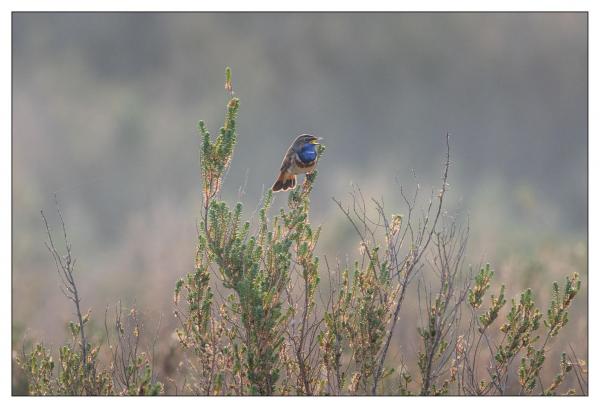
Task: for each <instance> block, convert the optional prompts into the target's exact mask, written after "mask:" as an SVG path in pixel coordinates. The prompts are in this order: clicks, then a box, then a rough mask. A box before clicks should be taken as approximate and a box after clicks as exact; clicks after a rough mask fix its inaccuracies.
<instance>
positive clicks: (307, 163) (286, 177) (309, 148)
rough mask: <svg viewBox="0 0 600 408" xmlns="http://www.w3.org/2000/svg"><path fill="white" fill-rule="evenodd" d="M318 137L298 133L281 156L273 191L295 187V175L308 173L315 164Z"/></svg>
mask: <svg viewBox="0 0 600 408" xmlns="http://www.w3.org/2000/svg"><path fill="white" fill-rule="evenodd" d="M319 140H321V138H320V137H315V136H313V135H300V136H298V137H297V138H296V140H294V143H292V145H291V146H290V148H289V149H288V151H287V153H286V154H285V156H284V157H283V162H282V163H281V169H280V170H279V177H278V178H277V181H276V182H275V184H273V191H287V190H290V189H292V188H294V187H296V175H297V174H302V173H310V172H311V171H313V170H314V169H315V167H316V166H317V156H318V155H317V145H319Z"/></svg>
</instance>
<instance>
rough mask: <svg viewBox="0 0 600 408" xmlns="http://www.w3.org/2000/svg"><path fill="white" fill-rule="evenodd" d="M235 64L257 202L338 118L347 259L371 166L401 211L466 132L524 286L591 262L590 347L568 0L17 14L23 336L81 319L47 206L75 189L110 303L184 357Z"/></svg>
mask: <svg viewBox="0 0 600 408" xmlns="http://www.w3.org/2000/svg"><path fill="white" fill-rule="evenodd" d="M226 65H229V66H231V68H232V70H233V74H234V90H235V93H236V95H237V96H238V97H239V98H240V99H241V111H240V117H239V121H238V123H239V125H238V131H239V140H238V146H237V150H236V153H235V157H234V160H233V164H232V167H231V169H230V171H229V174H228V176H227V180H226V182H227V187H226V188H225V194H226V196H227V198H228V199H230V200H231V201H234V200H238V199H239V197H240V196H241V197H242V198H243V200H244V201H245V202H246V203H248V204H250V205H247V207H246V208H247V210H248V211H249V210H250V208H251V207H252V205H253V204H254V203H256V205H258V201H259V198H260V196H261V194H262V192H263V190H264V189H266V188H269V187H270V186H271V184H272V183H273V181H274V179H275V177H276V173H277V170H278V169H279V165H280V163H281V158H282V155H283V152H284V151H285V149H286V148H287V147H288V145H289V144H290V141H291V140H292V139H293V137H295V136H296V135H298V134H300V133H303V132H307V133H314V134H316V135H318V136H322V137H323V138H324V143H325V144H326V145H327V152H326V156H325V157H324V159H323V160H322V161H321V163H320V164H319V168H320V176H319V180H318V182H317V184H316V186H315V190H314V192H313V195H312V202H313V212H312V213H313V222H314V223H322V224H323V225H324V234H325V235H324V236H323V238H322V240H321V241H320V244H319V245H320V247H319V251H317V252H319V253H321V254H326V255H327V256H328V257H329V259H333V258H335V257H336V256H337V257H339V258H340V259H341V260H342V261H344V260H345V259H346V256H347V255H348V256H350V257H352V256H354V255H355V253H356V250H357V248H358V239H357V238H356V236H354V235H353V233H352V230H351V227H350V226H349V225H348V223H347V222H346V221H345V220H344V218H343V216H342V214H341V213H340V212H339V210H338V209H336V206H335V205H334V203H333V202H332V201H331V197H332V196H335V197H337V198H340V199H342V200H344V199H347V192H348V191H350V189H351V186H350V184H351V183H356V184H358V185H360V186H361V188H362V190H363V192H364V193H365V195H367V196H369V195H372V196H376V197H383V198H384V200H385V202H386V205H387V207H388V209H389V210H390V211H393V210H394V209H396V208H397V209H398V211H399V212H400V197H399V194H398V183H402V184H405V185H408V186H414V183H415V180H414V178H413V175H412V171H413V170H414V172H415V173H416V175H417V177H418V182H419V183H420V185H421V187H422V188H423V189H424V190H426V191H428V190H429V189H430V188H431V186H434V185H437V184H438V182H439V176H440V170H441V163H442V159H443V154H444V135H445V134H446V132H450V134H451V135H452V136H451V142H452V159H453V163H452V167H451V173H450V191H449V194H448V196H447V198H448V199H449V200H450V208H452V210H453V212H456V214H458V215H457V216H459V217H461V219H463V220H464V219H466V218H467V216H468V219H469V223H470V228H471V240H470V245H469V251H468V261H469V262H470V263H472V264H473V265H478V264H479V263H481V262H491V263H492V265H493V267H494V268H495V269H496V273H497V275H496V278H495V282H506V283H507V284H508V286H507V294H508V295H510V296H512V295H514V294H516V292H517V291H518V290H520V289H522V288H524V287H532V288H533V289H534V292H535V293H536V294H537V295H539V297H541V299H545V298H547V293H548V292H549V285H550V282H551V281H552V280H555V279H560V280H561V281H562V277H563V276H564V275H566V274H569V273H571V272H572V271H577V272H579V273H580V274H581V275H582V278H583V279H582V280H583V293H582V295H583V296H582V297H581V298H579V299H578V300H577V301H576V303H575V306H574V307H575V309H574V310H573V312H572V314H571V319H570V322H569V329H568V331H569V333H571V334H572V336H570V338H568V339H564V340H559V341H563V342H564V347H566V344H567V343H569V342H570V343H571V344H573V346H574V347H576V348H577V350H578V352H579V354H580V355H579V356H580V357H582V358H587V355H586V353H587V336H586V334H587V305H586V299H587V113H588V112H587V16H586V15H585V14H548V13H547V14H526V13H520V14H500V13H496V14H460V13H453V14H448V13H437V14H415V13H406V14H392V13H390V14H259V13H254V14H236V13H231V14H210V13H207V14H189V13H188V14H154V13H144V14H130V13H122V14H111V13H94V14H85V13H53V14H37V13H16V14H13V71H12V72H13V135H12V138H13V139H12V140H13V271H12V278H13V280H12V284H13V345H14V347H15V348H17V349H18V348H20V346H21V344H22V341H23V339H24V338H43V339H45V341H46V342H47V343H50V344H53V345H55V346H56V345H58V344H60V343H61V342H62V340H63V339H64V338H65V337H66V329H65V324H64V322H65V321H68V320H70V319H72V311H71V305H70V304H69V303H68V302H67V301H66V300H65V299H64V297H63V296H62V294H61V293H60V290H59V288H58V278H57V276H56V273H55V271H54V265H53V261H52V258H51V257H50V255H49V254H48V252H47V250H46V248H45V247H44V239H45V235H44V233H45V231H44V229H43V224H42V221H41V218H40V214H39V211H40V209H44V210H46V212H47V213H48V214H49V215H50V221H51V223H52V224H54V225H56V218H55V213H54V212H53V208H54V204H53V194H54V193H56V194H57V197H58V200H59V201H60V203H61V207H62V210H63V212H64V215H65V221H66V223H67V227H68V229H69V233H70V238H71V240H72V242H73V251H74V253H75V255H76V256H77V258H78V261H77V263H78V267H77V271H78V277H79V282H80V283H79V288H80V291H81V294H82V297H83V305H84V307H85V308H88V307H90V308H92V309H93V316H95V317H96V318H97V320H95V321H94V322H93V323H92V325H94V324H95V325H96V326H97V330H98V332H100V331H101V330H102V329H103V327H102V325H103V315H104V309H105V307H106V305H114V304H115V302H117V301H118V300H122V301H123V302H124V304H133V303H134V302H135V303H136V304H137V306H138V308H139V309H140V310H141V311H142V312H143V313H144V322H145V325H146V328H147V330H148V331H149V332H153V331H155V330H156V327H157V325H158V320H159V318H160V316H162V322H161V333H162V335H161V340H160V345H159V349H160V353H161V355H163V356H166V357H165V358H163V361H164V367H162V370H163V371H164V373H166V374H172V367H168V365H169V364H176V363H177V359H176V357H173V356H171V357H169V356H168V353H170V352H173V344H175V340H174V339H173V338H172V337H171V336H170V334H171V333H172V332H173V328H174V327H175V324H176V322H175V320H174V319H173V317H172V314H171V312H172V298H173V294H172V289H173V286H174V283H175V281H176V279H177V278H178V277H180V276H182V275H184V274H185V273H186V272H189V271H190V270H191V269H192V267H193V262H194V247H195V244H196V239H195V236H196V226H195V225H196V216H197V214H198V210H199V206H200V200H201V198H200V197H201V196H200V193H201V191H200V184H199V182H200V179H199V166H198V151H199V146H200V143H199V137H198V135H197V133H196V123H197V121H198V120H199V119H205V120H206V122H207V124H208V126H209V128H210V130H212V131H213V132H214V131H216V130H217V129H218V126H220V125H221V121H222V118H223V110H224V108H223V107H224V104H225V101H226V95H225V91H224V89H223V82H224V78H223V70H224V67H225V66H226ZM238 187H242V188H241V190H242V191H243V192H242V193H240V192H239V191H238ZM285 199H286V196H285V195H278V196H277V198H276V201H275V208H279V207H280V206H283V205H285ZM248 215H249V214H248ZM414 300H415V299H413V301H414ZM544 304H545V303H544ZM407 313H410V308H408V309H406V311H405V312H404V314H405V316H403V317H402V318H403V319H408V320H405V321H407V322H410V321H411V320H412V319H414V318H415V317H414V315H413V316H410V315H408V314H407ZM92 327H94V326H92ZM410 327H411V329H410V330H407V331H406V333H404V334H403V335H402V336H403V337H404V338H405V339H407V343H403V344H415V347H416V341H415V340H411V339H414V338H415V336H416V330H414V329H412V327H413V325H411V326H410ZM564 347H563V348H564ZM169 350H170V351H169ZM557 351H562V348H561V347H557ZM399 352H401V353H406V354H407V355H410V354H411V353H412V352H414V350H412V349H410V348H409V349H407V348H406V347H405V348H404V349H402V350H399ZM170 370H171V371H170Z"/></svg>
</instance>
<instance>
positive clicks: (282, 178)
mask: <svg viewBox="0 0 600 408" xmlns="http://www.w3.org/2000/svg"><path fill="white" fill-rule="evenodd" d="M294 187H296V176H295V175H293V174H290V173H288V172H286V171H282V172H281V173H279V177H278V178H277V181H276V182H275V184H273V191H287V190H289V189H292V188H294Z"/></svg>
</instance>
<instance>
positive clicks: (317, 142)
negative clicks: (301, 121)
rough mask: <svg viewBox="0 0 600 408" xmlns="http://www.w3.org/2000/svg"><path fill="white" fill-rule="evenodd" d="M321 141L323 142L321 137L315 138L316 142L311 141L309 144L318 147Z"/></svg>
mask: <svg viewBox="0 0 600 408" xmlns="http://www.w3.org/2000/svg"><path fill="white" fill-rule="evenodd" d="M321 140H323V138H322V137H317V139H316V140H313V141H312V142H311V143H312V144H316V145H318V144H321V143H319V142H320V141H321Z"/></svg>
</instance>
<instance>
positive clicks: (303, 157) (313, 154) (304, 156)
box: [298, 143, 317, 164]
mask: <svg viewBox="0 0 600 408" xmlns="http://www.w3.org/2000/svg"><path fill="white" fill-rule="evenodd" d="M298 157H300V161H302V163H304V164H308V163H310V162H312V161H314V160H315V159H316V158H317V148H316V145H314V144H311V143H307V144H305V145H304V146H302V149H301V150H300V152H298Z"/></svg>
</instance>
